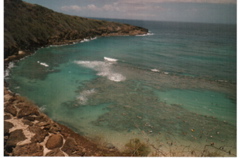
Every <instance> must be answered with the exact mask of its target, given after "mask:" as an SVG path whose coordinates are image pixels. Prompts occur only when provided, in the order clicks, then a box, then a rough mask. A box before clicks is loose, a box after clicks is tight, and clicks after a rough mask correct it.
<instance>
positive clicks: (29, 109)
mask: <svg viewBox="0 0 240 158" xmlns="http://www.w3.org/2000/svg"><path fill="white" fill-rule="evenodd" d="M19 108H20V110H19V112H18V117H19V118H22V117H24V116H29V115H39V111H38V108H37V107H35V106H34V105H29V104H21V106H20V107H19Z"/></svg>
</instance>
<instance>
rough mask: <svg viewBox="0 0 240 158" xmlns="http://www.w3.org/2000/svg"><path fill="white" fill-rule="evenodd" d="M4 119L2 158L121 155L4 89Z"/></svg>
mask: <svg viewBox="0 0 240 158" xmlns="http://www.w3.org/2000/svg"><path fill="white" fill-rule="evenodd" d="M9 106H10V107H11V108H8V107H9ZM9 109H15V110H9ZM12 111H14V112H12ZM4 118H5V121H4V155H5V156H121V155H123V154H122V153H120V152H118V150H117V149H114V150H112V149H111V150H109V149H108V148H104V147H101V146H99V145H98V144H95V143H93V142H91V141H89V140H87V139H86V138H84V137H82V136H80V135H78V134H77V133H75V132H73V131H72V130H71V129H69V128H67V127H66V126H63V125H61V124H58V123H56V122H54V121H52V120H51V119H50V118H49V117H48V116H46V115H45V114H43V113H42V112H40V111H39V109H38V107H37V106H35V105H34V104H33V103H31V102H30V101H29V100H27V99H26V98H23V97H21V96H18V95H15V94H13V93H11V92H10V91H8V89H7V88H4Z"/></svg>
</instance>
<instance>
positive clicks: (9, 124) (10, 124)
mask: <svg viewBox="0 0 240 158" xmlns="http://www.w3.org/2000/svg"><path fill="white" fill-rule="evenodd" d="M12 127H13V124H12V123H10V122H6V121H4V135H8V134H9V129H11V128H12Z"/></svg>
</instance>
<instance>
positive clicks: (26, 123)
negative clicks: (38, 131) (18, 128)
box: [22, 119, 33, 126]
mask: <svg viewBox="0 0 240 158" xmlns="http://www.w3.org/2000/svg"><path fill="white" fill-rule="evenodd" d="M22 122H23V123H24V124H25V125H28V126H32V125H33V123H32V121H29V120H26V119H23V120H22Z"/></svg>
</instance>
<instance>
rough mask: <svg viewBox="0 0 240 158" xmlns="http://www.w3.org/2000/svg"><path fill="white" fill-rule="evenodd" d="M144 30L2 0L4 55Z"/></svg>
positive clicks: (18, 1)
mask: <svg viewBox="0 0 240 158" xmlns="http://www.w3.org/2000/svg"><path fill="white" fill-rule="evenodd" d="M134 31H135V32H134ZM146 32H147V30H146V29H143V28H139V27H135V26H130V25H126V24H120V23H114V22H108V21H101V20H93V19H88V18H82V17H77V16H70V15H65V14H62V13H57V12H54V11H53V10H50V9H47V8H44V7H42V6H39V5H35V4H29V3H26V2H23V1H21V0H4V56H5V58H6V57H8V56H10V55H12V54H16V53H17V52H18V51H19V50H34V49H36V48H39V47H42V46H46V45H52V44H67V43H72V42H77V41H80V40H82V39H84V38H91V37H95V36H106V35H111V34H112V35H116V33H119V34H139V33H146Z"/></svg>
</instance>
